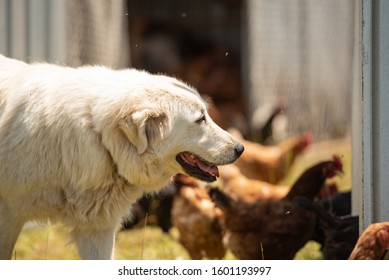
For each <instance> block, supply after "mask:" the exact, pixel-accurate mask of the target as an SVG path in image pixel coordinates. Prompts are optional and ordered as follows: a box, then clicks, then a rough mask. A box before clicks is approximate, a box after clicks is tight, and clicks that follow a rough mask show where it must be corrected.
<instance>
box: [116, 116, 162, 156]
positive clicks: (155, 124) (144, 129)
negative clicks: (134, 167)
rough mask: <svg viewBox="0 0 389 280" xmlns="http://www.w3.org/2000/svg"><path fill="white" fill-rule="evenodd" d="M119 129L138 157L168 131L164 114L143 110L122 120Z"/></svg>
mask: <svg viewBox="0 0 389 280" xmlns="http://www.w3.org/2000/svg"><path fill="white" fill-rule="evenodd" d="M119 127H120V128H121V129H122V131H123V132H124V134H125V135H126V136H127V138H128V140H129V141H130V142H131V143H132V144H133V145H134V146H135V147H136V148H137V151H138V154H139V155H140V154H143V153H144V152H145V151H146V150H147V148H149V147H152V145H153V144H154V143H155V142H156V141H158V140H160V139H162V138H163V137H164V135H166V133H167V132H168V130H169V118H168V116H167V114H166V113H164V112H158V110H153V109H144V110H142V111H139V112H134V113H132V114H131V115H130V116H127V117H125V118H124V119H122V120H121V121H120V122H119Z"/></svg>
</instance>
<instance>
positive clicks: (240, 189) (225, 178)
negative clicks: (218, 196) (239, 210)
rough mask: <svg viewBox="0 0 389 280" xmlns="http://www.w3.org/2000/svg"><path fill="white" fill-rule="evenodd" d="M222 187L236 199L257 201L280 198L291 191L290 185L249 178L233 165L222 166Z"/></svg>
mask: <svg viewBox="0 0 389 280" xmlns="http://www.w3.org/2000/svg"><path fill="white" fill-rule="evenodd" d="M219 169H220V188H221V189H222V190H223V191H224V192H225V193H227V194H228V195H229V196H231V197H232V198H233V199H235V200H239V201H243V202H255V201H261V200H271V201H275V200H279V199H281V198H283V197H284V196H285V195H286V194H287V193H288V191H289V186H282V185H274V184H271V183H268V182H264V181H259V180H255V179H249V178H247V177H246V176H244V175H243V174H242V173H241V172H240V169H239V168H238V167H237V166H235V165H233V164H230V165H225V166H220V167H219Z"/></svg>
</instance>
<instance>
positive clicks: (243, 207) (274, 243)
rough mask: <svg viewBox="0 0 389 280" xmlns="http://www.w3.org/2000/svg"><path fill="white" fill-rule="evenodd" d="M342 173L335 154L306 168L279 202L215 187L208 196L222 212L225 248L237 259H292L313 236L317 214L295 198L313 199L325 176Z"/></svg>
mask: <svg viewBox="0 0 389 280" xmlns="http://www.w3.org/2000/svg"><path fill="white" fill-rule="evenodd" d="M339 172H342V164H341V162H340V159H339V158H338V157H334V160H332V161H325V162H320V163H319V164H316V165H315V166H313V167H311V168H309V169H307V170H306V171H305V172H304V173H303V174H302V175H301V176H300V177H299V179H298V180H297V181H296V183H295V184H294V185H293V186H292V188H291V190H290V191H289V193H288V194H287V195H286V196H285V197H284V198H283V199H281V200H279V201H259V202H255V203H246V202H241V201H236V200H234V199H232V198H231V197H229V196H228V195H226V194H225V193H223V192H222V191H220V190H218V189H212V190H211V198H212V200H213V201H214V202H215V204H216V206H218V207H219V208H220V209H221V210H222V211H223V213H224V223H223V224H224V227H225V229H226V234H227V235H228V247H229V248H230V249H231V251H232V252H233V253H234V254H235V256H236V257H237V258H239V259H293V257H294V256H295V254H296V252H297V251H298V250H299V249H301V248H302V247H303V246H304V245H305V243H306V242H307V241H308V240H310V239H311V238H312V237H313V234H314V232H315V227H316V223H317V217H316V215H315V214H314V213H313V212H312V211H308V210H306V209H304V208H303V207H301V206H300V205H299V204H298V203H296V202H295V201H294V198H296V197H298V196H302V197H306V198H307V199H313V198H314V197H315V195H316V194H317V193H318V192H319V191H320V189H321V188H322V186H323V185H324V183H325V180H326V179H327V178H331V177H333V176H335V175H336V174H338V173H339Z"/></svg>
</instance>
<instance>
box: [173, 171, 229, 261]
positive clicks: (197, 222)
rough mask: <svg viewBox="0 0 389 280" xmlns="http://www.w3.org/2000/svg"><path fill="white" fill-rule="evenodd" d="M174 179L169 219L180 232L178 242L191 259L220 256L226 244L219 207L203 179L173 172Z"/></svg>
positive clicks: (223, 253)
mask: <svg viewBox="0 0 389 280" xmlns="http://www.w3.org/2000/svg"><path fill="white" fill-rule="evenodd" d="M174 181H175V183H176V184H177V186H178V189H179V190H178V193H177V195H176V196H175V197H174V200H173V208H172V221H173V225H174V226H175V227H176V228H177V230H178V231H179V233H180V237H179V241H180V243H181V244H182V245H183V246H184V247H185V249H186V250H187V251H188V253H189V255H190V257H191V258H192V259H203V258H208V259H221V258H223V257H224V255H225V253H226V248H225V246H224V244H223V231H222V228H221V225H220V222H219V218H220V216H221V214H222V213H221V211H220V209H218V208H216V207H215V205H214V203H213V202H212V201H211V199H210V197H209V195H208V192H207V190H206V189H205V186H204V184H203V183H202V182H200V181H198V180H195V179H193V178H191V177H187V176H185V175H176V176H175V178H174Z"/></svg>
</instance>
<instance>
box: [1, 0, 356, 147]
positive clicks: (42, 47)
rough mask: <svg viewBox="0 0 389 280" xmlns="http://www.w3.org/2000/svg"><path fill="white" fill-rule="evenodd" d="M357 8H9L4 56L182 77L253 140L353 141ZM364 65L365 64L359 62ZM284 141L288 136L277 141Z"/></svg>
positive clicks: (134, 4)
mask: <svg viewBox="0 0 389 280" xmlns="http://www.w3.org/2000/svg"><path fill="white" fill-rule="evenodd" d="M356 4H357V2H356V1H353V0H344V1H337V0H329V1H320V0H312V1H307V0H291V1H266V0H198V1H180V0H159V1H155V0H154V1H153V0H142V1H140V0H127V1H123V0H113V1H104V0H96V1H92V0H90V1H88V0H82V1H78V0H68V1H64V0H58V1H50V0H31V1H29V0H15V1H10V0H0V38H1V40H0V52H1V53H2V54H4V55H7V56H11V57H15V58H18V59H22V60H27V61H36V60H44V61H50V62H60V63H64V64H67V65H71V66H79V65H83V64H103V65H107V66H110V67H114V68H122V67H135V68H140V69H146V70H147V71H150V72H153V73H166V74H170V75H174V76H176V77H178V78H181V79H183V80H185V81H187V82H189V83H190V84H192V85H193V86H195V87H197V88H198V89H199V92H200V93H201V94H203V95H207V96H209V97H211V98H212V100H213V102H214V103H216V105H218V106H219V107H220V108H221V109H222V111H223V110H226V111H228V117H227V118H224V119H223V122H225V123H223V124H222V125H223V126H224V127H227V126H230V125H235V126H239V128H240V129H241V130H242V131H243V132H244V134H247V135H252V136H253V137H254V136H256V137H260V136H259V135H256V134H255V133H256V129H258V128H259V127H261V125H263V122H264V121H263V120H264V119H266V118H267V117H268V116H267V115H268V114H271V112H272V111H273V110H274V108H277V107H281V108H284V109H285V110H284V112H283V113H284V114H282V116H281V117H280V118H279V119H280V120H279V121H278V124H279V125H278V130H275V135H274V137H276V138H277V139H276V140H280V139H281V138H284V137H286V136H287V135H290V134H296V133H301V132H303V131H306V130H310V131H312V133H313V134H314V137H315V139H317V140H323V139H330V138H339V137H345V136H347V135H349V134H350V124H351V114H350V111H351V92H352V90H353V87H354V83H353V82H354V81H353V75H354V73H353V71H354V70H353V69H354V68H353V65H354V63H355V57H356V56H355V45H356V44H355V42H356V40H357V38H356V32H355V26H356V25H355V20H356ZM357 58H358V59H359V57H357ZM277 133H278V134H277Z"/></svg>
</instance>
